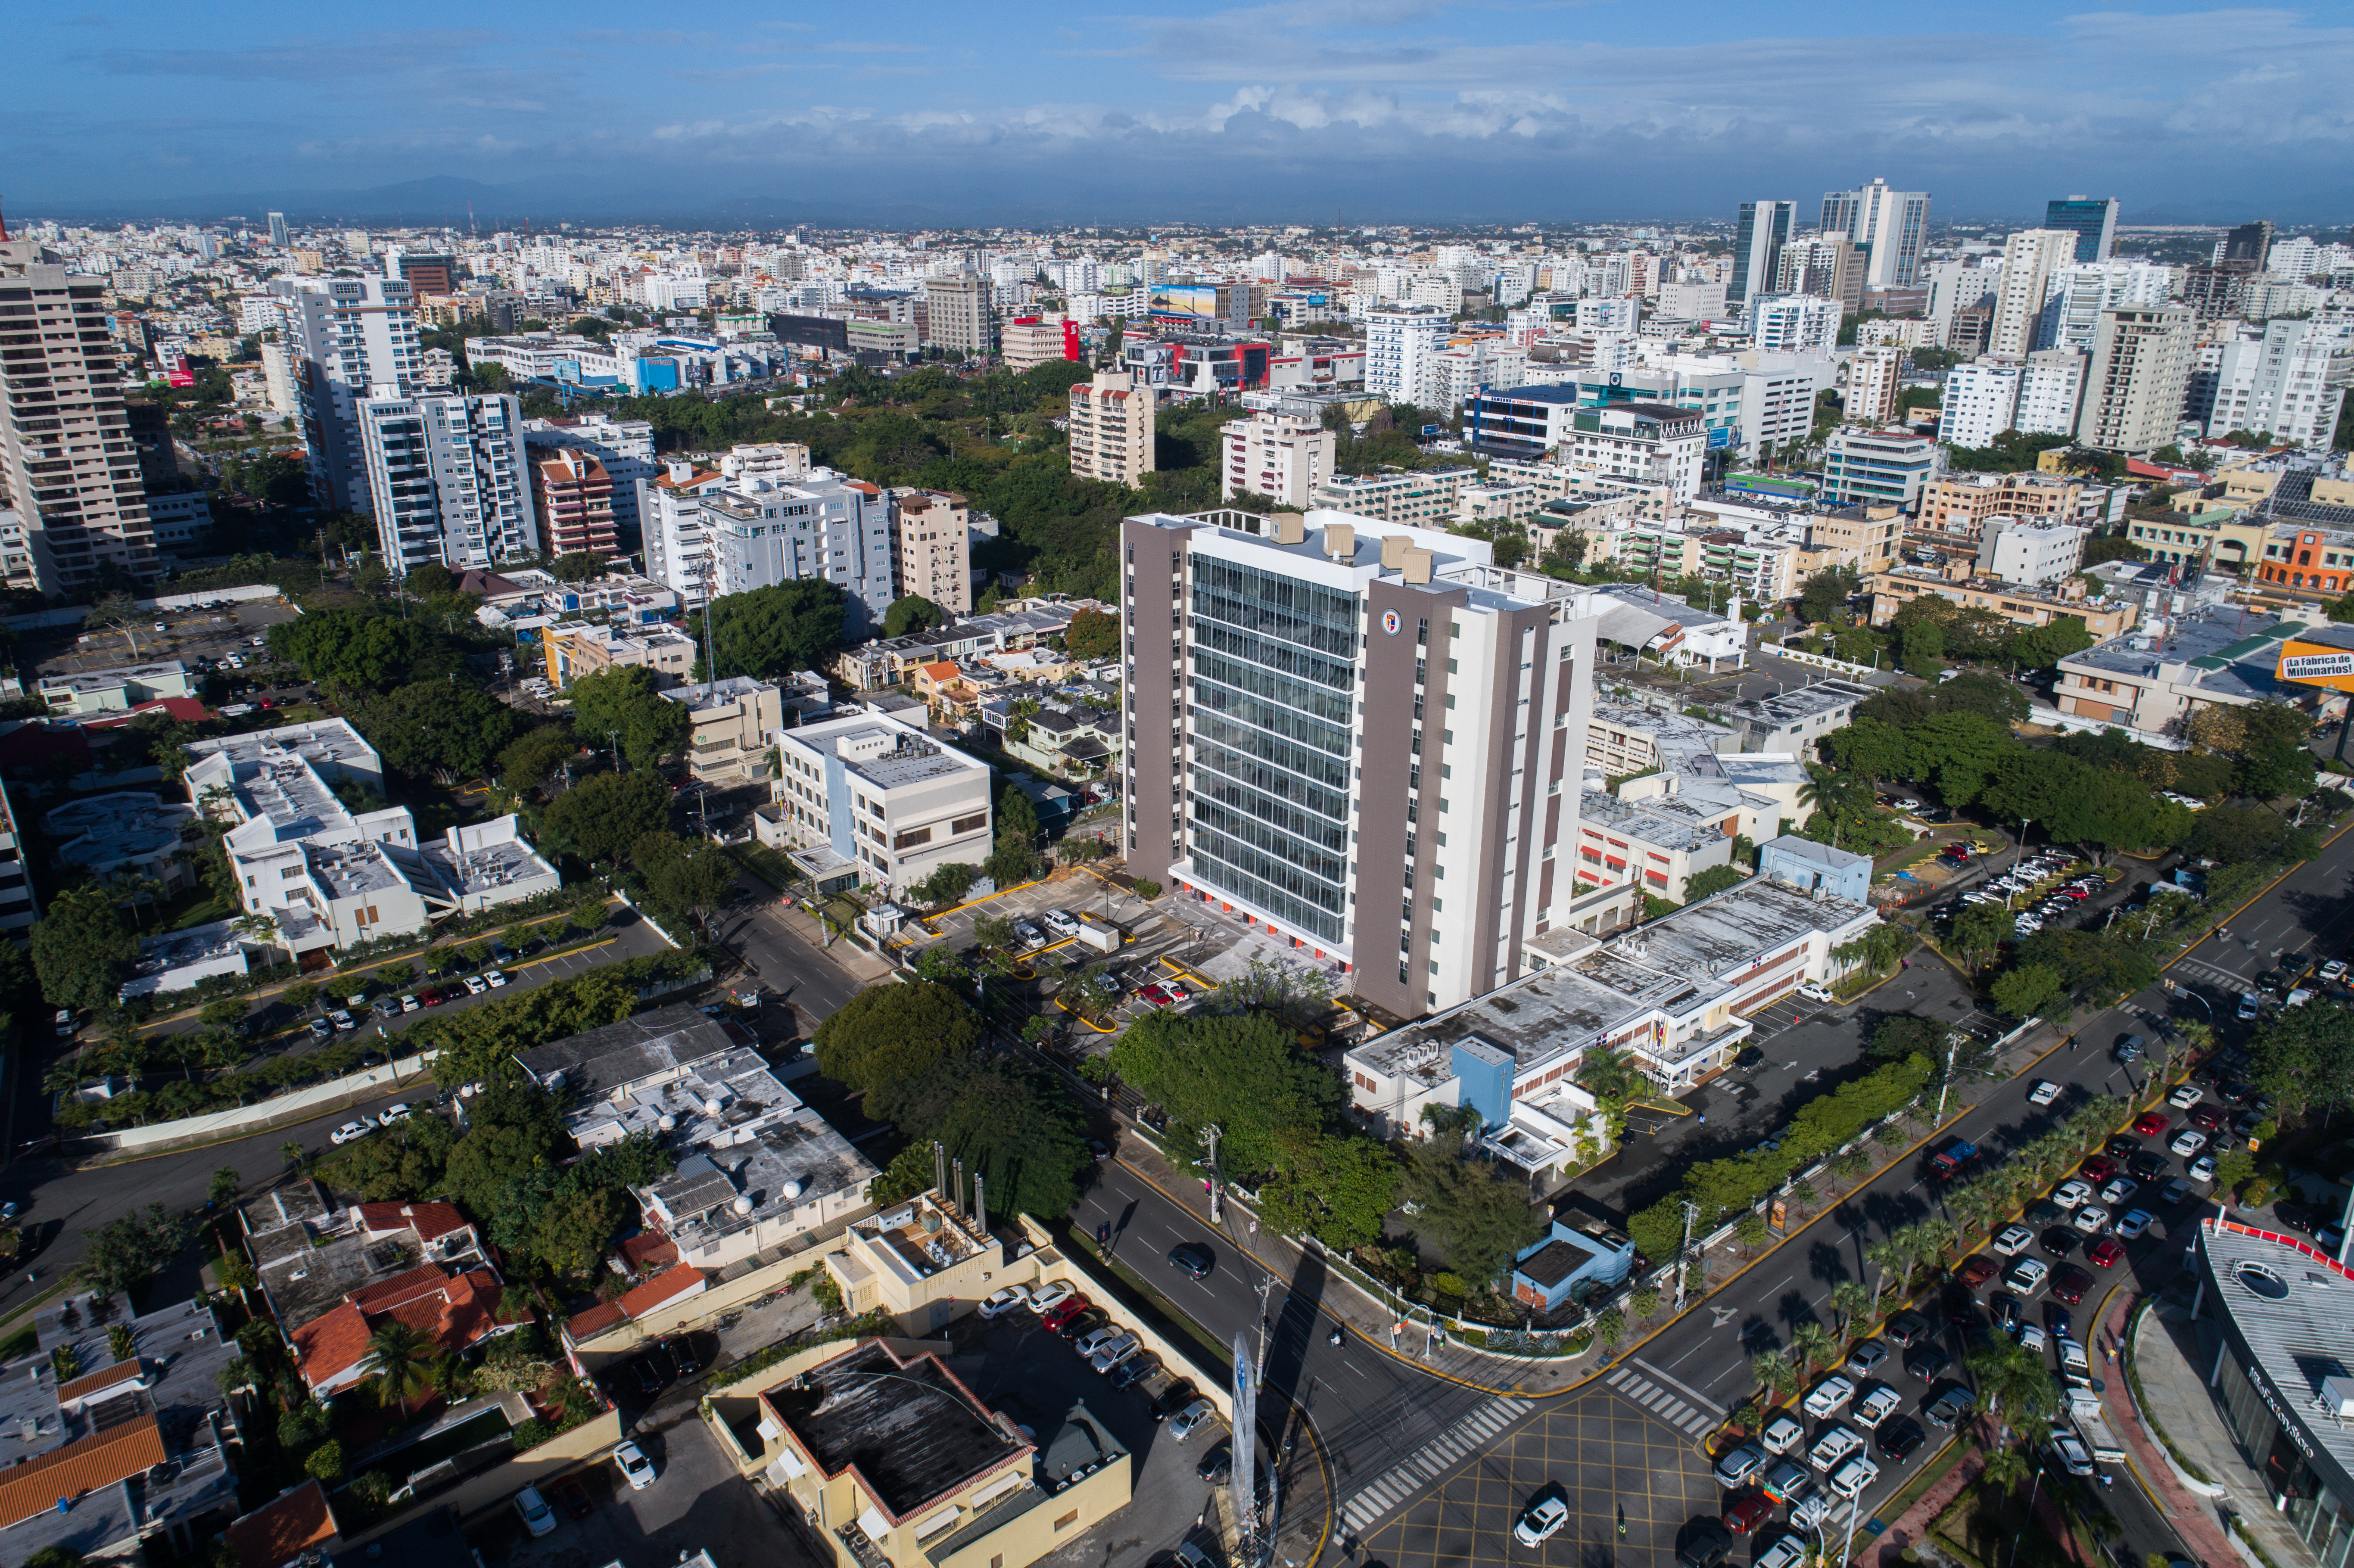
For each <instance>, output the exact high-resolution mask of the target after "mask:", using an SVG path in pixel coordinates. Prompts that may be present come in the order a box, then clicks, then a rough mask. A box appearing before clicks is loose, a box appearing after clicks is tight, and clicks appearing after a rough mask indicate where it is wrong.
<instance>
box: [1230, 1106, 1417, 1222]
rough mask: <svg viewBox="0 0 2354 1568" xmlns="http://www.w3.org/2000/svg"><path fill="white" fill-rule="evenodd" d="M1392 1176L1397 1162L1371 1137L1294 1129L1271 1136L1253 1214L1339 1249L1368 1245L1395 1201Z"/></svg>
mask: <svg viewBox="0 0 2354 1568" xmlns="http://www.w3.org/2000/svg"><path fill="white" fill-rule="evenodd" d="M1398 1181H1399V1171H1398V1165H1397V1161H1396V1160H1394V1159H1392V1158H1391V1157H1390V1153H1389V1150H1386V1149H1384V1148H1383V1147H1382V1146H1381V1145H1380V1144H1378V1143H1376V1142H1374V1141H1373V1139H1370V1138H1363V1137H1359V1136H1357V1135H1355V1134H1353V1133H1341V1134H1331V1133H1323V1132H1316V1131H1310V1130H1304V1129H1294V1130H1291V1131H1288V1132H1283V1133H1280V1134H1278V1136H1277V1139H1276V1155H1275V1164H1274V1167H1273V1169H1272V1170H1271V1171H1269V1172H1268V1174H1267V1180H1266V1181H1264V1182H1262V1183H1261V1184H1260V1186H1259V1192H1258V1196H1259V1214H1260V1217H1261V1218H1262V1219H1264V1220H1265V1221H1266V1222H1267V1224H1269V1225H1270V1226H1272V1227H1273V1228H1275V1229H1276V1230H1278V1231H1280V1232H1283V1233H1285V1234H1289V1235H1313V1236H1314V1237H1315V1238H1316V1239H1317V1240H1319V1241H1320V1242H1322V1243H1323V1244H1324V1245H1327V1246H1330V1247H1334V1248H1337V1249H1339V1250H1341V1251H1343V1252H1345V1251H1349V1250H1351V1249H1352V1248H1355V1247H1361V1246H1370V1245H1373V1243H1374V1242H1377V1241H1379V1240H1380V1239H1381V1236H1382V1220H1383V1217H1384V1215H1386V1214H1387V1213H1389V1212H1390V1210H1391V1209H1392V1208H1393V1207H1394V1206H1395V1204H1396V1202H1397V1193H1398Z"/></svg>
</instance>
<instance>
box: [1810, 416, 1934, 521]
mask: <svg viewBox="0 0 2354 1568" xmlns="http://www.w3.org/2000/svg"><path fill="white" fill-rule="evenodd" d="M1941 461H1943V458H1942V454H1941V453H1940V452H1939V451H1938V449H1937V442H1936V440H1935V438H1934V437H1931V436H1924V435H1917V434H1914V432H1912V431H1910V430H1878V429H1855V428H1852V427H1850V428H1843V429H1839V430H1837V431H1835V432H1833V433H1832V436H1831V439H1830V440H1829V442H1828V443H1827V444H1826V445H1825V447H1824V450H1823V490H1822V494H1823V500H1824V501H1825V502H1826V503H1829V504H1830V505H1833V506H1863V505H1875V506H1894V507H1900V508H1902V509H1903V510H1905V511H1908V512H1909V511H1912V510H1914V508H1915V507H1917V506H1918V505H1919V503H1920V500H1921V493H1922V492H1923V491H1924V490H1925V489H1926V488H1927V486H1928V483H1929V481H1930V480H1932V479H1934V478H1935V476H1936V474H1937V472H1938V465H1939V463H1940V462H1941Z"/></svg>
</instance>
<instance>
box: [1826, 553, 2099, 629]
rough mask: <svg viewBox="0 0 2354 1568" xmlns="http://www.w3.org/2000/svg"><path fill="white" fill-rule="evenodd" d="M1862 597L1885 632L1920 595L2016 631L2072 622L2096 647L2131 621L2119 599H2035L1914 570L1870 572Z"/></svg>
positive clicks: (2004, 587) (1996, 585)
mask: <svg viewBox="0 0 2354 1568" xmlns="http://www.w3.org/2000/svg"><path fill="white" fill-rule="evenodd" d="M1864 592H1866V593H1867V594H1869V595H1871V596H1872V625H1874V626H1886V625H1887V624H1888V623H1889V622H1890V621H1892V620H1895V619H1896V612H1897V611H1898V610H1900V609H1903V608H1904V607H1905V606H1906V605H1907V604H1909V603H1911V602H1912V601H1913V600H1914V599H1918V598H1920V597H1921V596H1922V595H1923V594H1935V595H1936V596H1937V597H1938V598H1939V599H1947V600H1950V601H1951V602H1953V603H1955V604H1958V605H1960V606H1962V607H1963V608H1965V609H1983V610H1990V611H1992V612H1993V613H1994V614H1996V615H1999V616H2001V617H2002V618H2003V619H2004V620H2009V621H2011V622H2013V623H2015V624H2017V625H2020V626H2049V625H2051V624H2052V622H2053V621H2055V620H2062V619H2063V618H2065V617H2068V616H2073V617H2075V618H2076V619H2077V620H2082V621H2083V622H2084V630H2086V631H2088V632H2090V633H2092V636H2093V640H2094V641H2096V642H2097V641H2105V640H2106V639H2108V638H2111V637H2115V636H2117V635H2119V634H2120V633H2123V632H2126V631H2129V630H2132V629H2133V626H2134V622H2135V620H2136V619H2137V612H2136V610H2135V609H2134V607H2133V605H2132V604H2130V603H2128V602H2126V601H2125V600H2123V599H2092V598H2088V597H2084V596H2070V595H2066V594H2057V593H2039V592H2037V591H2036V590H2034V589H2033V588H2022V587H2020V586H2019V585H2018V584H2016V583H2005V582H1996V581H1994V580H1992V579H1989V578H1986V577H1973V578H1970V579H1969V580H1967V581H1965V582H1956V581H1954V580H1953V579H1951V578H1949V577H1942V576H1940V575H1938V574H1937V573H1935V572H1933V571H1929V570H1927V569H1925V568H1924V567H1896V568H1895V569H1893V571H1885V572H1875V573H1873V574H1872V577H1871V578H1870V579H1869V580H1867V581H1866V582H1865V584H1864Z"/></svg>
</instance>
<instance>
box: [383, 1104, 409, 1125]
mask: <svg viewBox="0 0 2354 1568" xmlns="http://www.w3.org/2000/svg"><path fill="white" fill-rule="evenodd" d="M414 1114H415V1110H414V1107H411V1106H410V1105H409V1103H408V1101H407V1100H402V1101H401V1102H400V1103H399V1104H398V1105H390V1106H387V1107H384V1110H383V1111H382V1113H380V1114H379V1115H378V1116H377V1117H376V1125H377V1126H378V1127H390V1126H391V1125H392V1124H393V1123H394V1122H397V1121H407V1120H408V1118H409V1117H410V1116H412V1115H414Z"/></svg>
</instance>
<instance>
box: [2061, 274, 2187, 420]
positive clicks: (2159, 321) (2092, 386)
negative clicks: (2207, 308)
mask: <svg viewBox="0 0 2354 1568" xmlns="http://www.w3.org/2000/svg"><path fill="white" fill-rule="evenodd" d="M2198 332H2199V323H2198V320H2197V318H2196V317H2195V316H2193V315H2192V314H2191V313H2190V310H2189V309H2188V308H2187V307H2185V306H2181V305H2151V306H2142V307H2136V308H2132V309H2127V310H2121V311H2103V312H2102V313H2101V319H2100V325H2099V326H2098V327H2097V328H2095V329H2094V334H2093V368H2092V373H2091V375H2090V376H2087V377H2086V379H2085V382H2084V413H2083V414H2082V415H2081V416H2080V417H2079V418H2078V419H2077V423H2076V440H2077V441H2078V442H2079V443H2080V444H2082V445H2084V446H2088V447H2093V448H2095V449H2097V450H2102V451H2117V452H2146V451H2148V450H2151V449H2152V448H2155V447H2162V446H2165V445H2167V444H2168V443H2169V442H2171V441H2172V440H2174V436H2175V430H2176V429H2177V428H2178V427H2179V425H2180V424H2181V422H2182V393H2183V388H2184V387H2185V385H2186V384H2187V383H2188V382H2189V380H2190V362H2191V357H2192V355H2193V354H2194V353H2195V351H2196V348H2197V337H2198Z"/></svg>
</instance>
